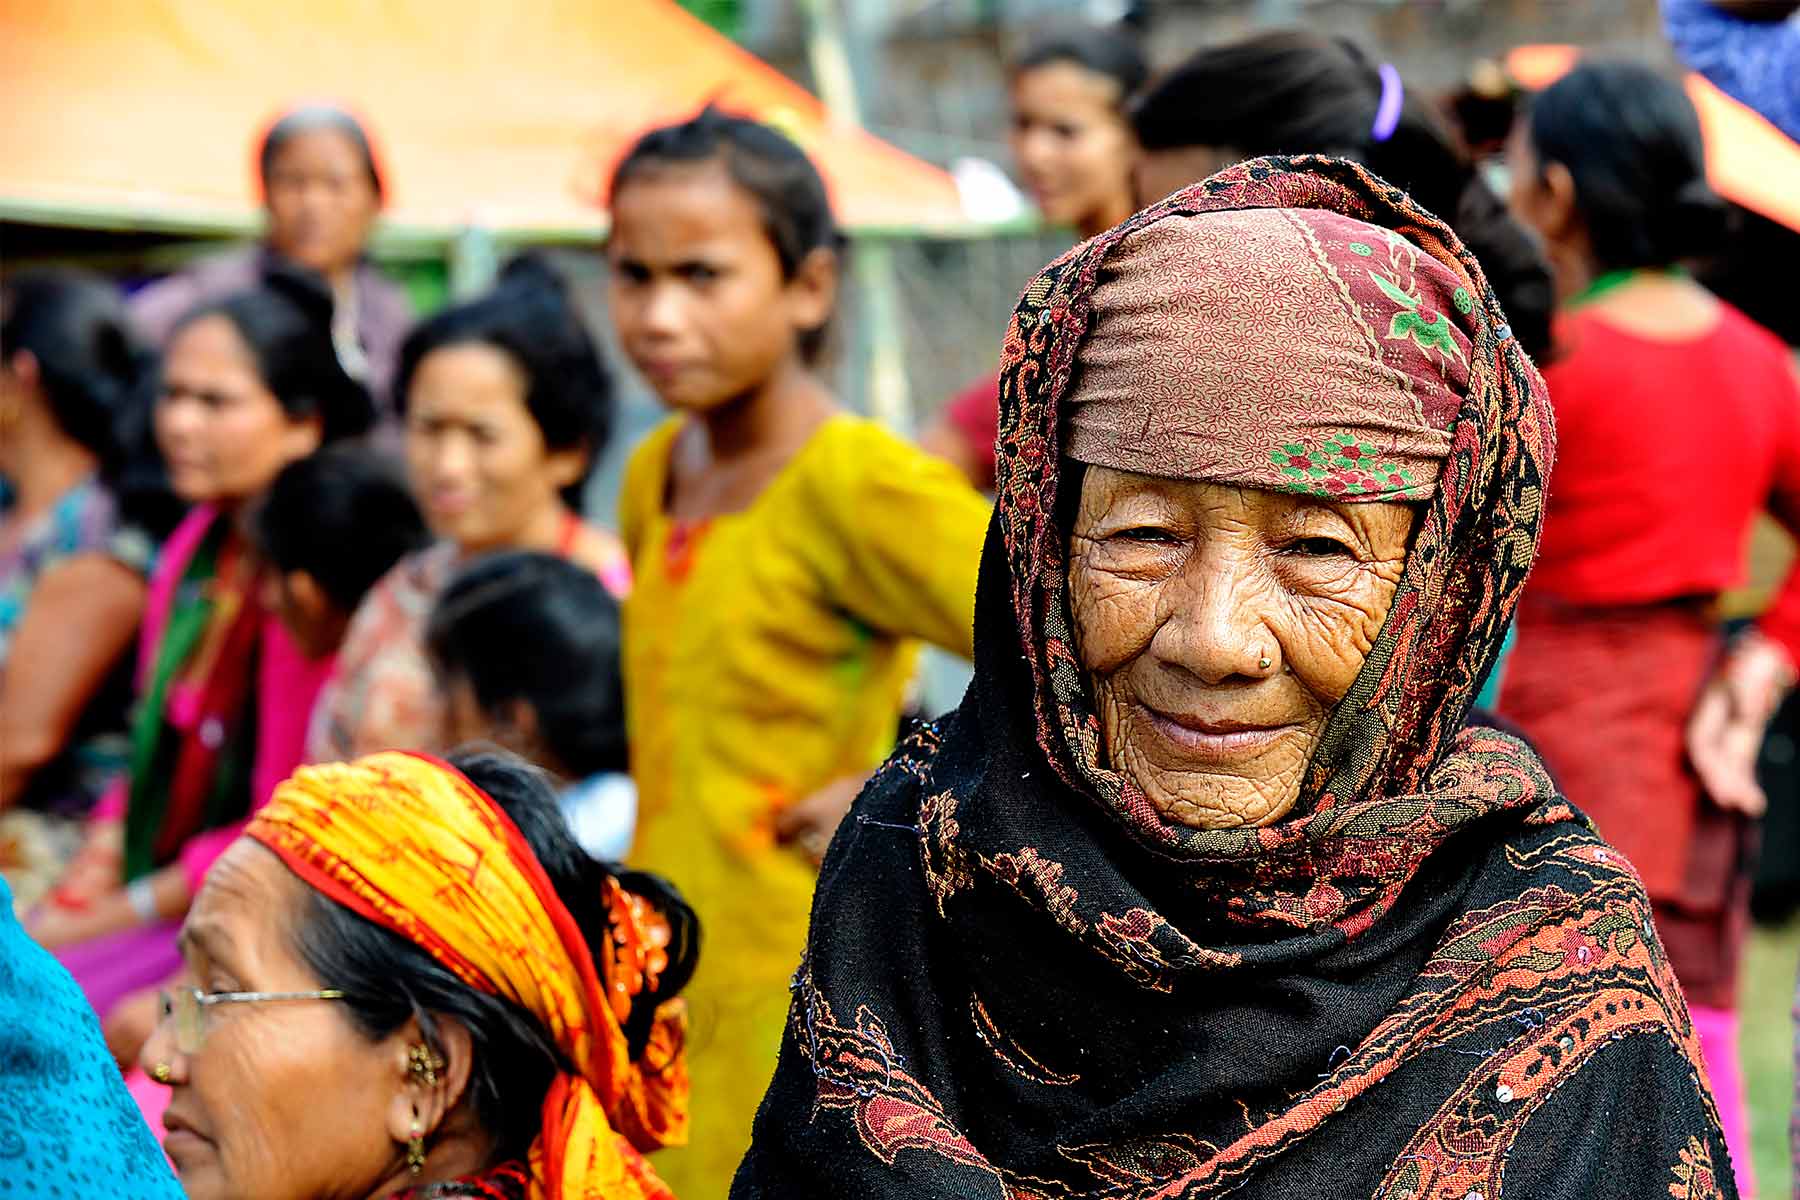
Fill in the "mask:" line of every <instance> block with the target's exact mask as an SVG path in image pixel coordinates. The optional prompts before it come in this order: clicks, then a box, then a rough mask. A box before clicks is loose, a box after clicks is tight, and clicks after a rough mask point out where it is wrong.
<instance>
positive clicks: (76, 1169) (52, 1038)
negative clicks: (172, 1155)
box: [0, 880, 181, 1200]
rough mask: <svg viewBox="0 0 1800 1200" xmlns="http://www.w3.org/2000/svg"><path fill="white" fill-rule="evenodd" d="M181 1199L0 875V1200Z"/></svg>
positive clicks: (64, 979)
mask: <svg viewBox="0 0 1800 1200" xmlns="http://www.w3.org/2000/svg"><path fill="white" fill-rule="evenodd" d="M98 1196H107V1197H117V1198H118V1200H180V1197H181V1187H180V1185H178V1184H177V1183H176V1182H175V1176H174V1173H173V1172H171V1171H170V1169H169V1163H168V1160H167V1159H166V1158H164V1157H163V1153H162V1150H161V1149H160V1148H158V1146H157V1144H156V1139H155V1138H154V1137H152V1136H151V1133H150V1126H149V1125H147V1124H146V1123H145V1122H144V1118H143V1115H142V1114H141V1113H139V1112H138V1109H137V1105H136V1104H134V1103H132V1100H131V1097H130V1096H129V1095H128V1094H127V1093H126V1091H125V1082H124V1080H123V1079H121V1078H120V1077H119V1070H118V1068H117V1067H116V1066H115V1065H114V1064H113V1060H112V1055H110V1054H109V1053H107V1050H106V1043H105V1042H104V1041H103V1040H102V1039H101V1036H100V1025H99V1022H98V1021H96V1020H95V1019H94V1011H93V1009H91V1008H89V1007H88V1004H87V1001H86V1000H84V999H83V998H82V995H81V989H80V988H78V987H76V986H75V981H74V980H73V979H71V978H70V977H69V973H68V972H67V971H65V970H63V969H62V968H61V967H59V966H57V964H56V960H55V959H53V958H51V957H50V955H49V954H47V953H46V952H45V951H44V950H43V949H41V948H40V947H39V946H38V944H37V943H36V942H33V941H32V940H31V938H30V937H28V936H26V933H25V931H24V930H23V929H21V928H20V927H19V922H18V920H17V919H16V918H15V917H14V916H13V899H12V892H11V891H10V890H8V888H7V886H6V883H5V881H4V880H0V1200H87V1198H88V1197H98Z"/></svg>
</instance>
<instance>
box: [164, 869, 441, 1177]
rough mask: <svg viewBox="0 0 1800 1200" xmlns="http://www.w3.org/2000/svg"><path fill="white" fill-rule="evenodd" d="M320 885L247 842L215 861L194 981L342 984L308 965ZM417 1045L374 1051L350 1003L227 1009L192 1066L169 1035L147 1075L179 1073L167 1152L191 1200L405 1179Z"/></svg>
mask: <svg viewBox="0 0 1800 1200" xmlns="http://www.w3.org/2000/svg"><path fill="white" fill-rule="evenodd" d="M306 891H307V889H306V885H305V884H304V883H302V882H301V881H300V880H299V879H298V878H297V877H296V876H295V875H294V874H293V873H292V872H290V871H289V870H288V869H287V868H286V867H285V866H284V865H282V863H281V861H280V860H279V859H277V858H276V857H275V855H274V854H272V853H271V852H270V851H268V850H267V849H265V848H263V847H262V846H260V845H257V844H256V843H254V842H251V841H249V840H248V839H239V840H238V841H237V842H235V843H233V844H232V846H231V847H230V848H229V849H228V850H227V851H226V852H225V853H224V854H223V855H222V856H220V858H219V859H218V861H217V862H216V863H214V865H213V867H212V870H211V871H210V872H209V873H208V874H207V877H206V884H205V886H204V887H203V888H202V889H201V891H200V895H199V897H198V898H197V899H196V900H195V902H194V907H193V909H192V910H191V911H190V912H189V914H188V918H187V921H186V923H185V924H184V925H183V927H182V933H181V943H182V956H183V959H184V960H185V962H186V970H185V972H184V980H183V982H184V983H186V984H191V986H193V987H197V988H199V989H200V990H201V991H203V992H242V991H259V992H287V991H314V990H317V989H320V988H324V987H327V986H329V985H328V983H327V981H325V980H321V979H318V978H317V977H315V976H314V975H313V974H312V972H311V971H310V970H309V969H308V968H307V967H306V965H305V964H304V963H303V962H302V961H301V959H300V958H299V957H298V956H297V955H296V954H295V953H294V951H293V948H292V944H291V936H292V935H291V930H292V927H293V922H294V921H295V920H296V919H297V918H298V915H299V913H300V912H301V905H302V903H303V902H304V900H305V898H306ZM405 1053H406V1052H405V1047H404V1046H403V1045H399V1044H397V1043H396V1044H393V1045H389V1044H387V1043H374V1042H370V1041H369V1040H367V1039H366V1038H365V1037H364V1036H363V1035H362V1034H360V1033H359V1032H357V1031H356V1029H355V1028H354V1027H353V1026H352V1025H351V1023H350V1020H349V1017H348V1014H347V1013H346V1012H345V1010H344V1008H343V1005H342V1004H341V1003H340V1002H337V1001H332V1000H295V1001H283V1002H271V1003H261V1004H222V1005H216V1006H214V1007H212V1008H211V1009H209V1010H207V1014H206V1036H205V1040H204V1042H203V1043H202V1044H201V1047H200V1049H199V1050H198V1051H197V1052H195V1053H192V1054H182V1053H180V1052H178V1050H177V1049H176V1046H175V1040H174V1037H173V1036H172V1031H171V1029H170V1027H169V1025H168V1024H167V1023H165V1024H164V1025H163V1026H161V1027H160V1028H158V1029H157V1031H156V1033H155V1034H154V1035H152V1037H151V1038H150V1040H149V1042H148V1043H146V1045H145V1047H144V1051H143V1054H142V1056H141V1059H140V1061H141V1063H142V1064H143V1065H144V1066H145V1067H146V1068H148V1067H150V1066H152V1065H157V1064H162V1065H166V1066H168V1067H169V1069H170V1073H171V1095H170V1101H169V1108H168V1112H167V1114H166V1115H165V1117H164V1124H165V1125H166V1126H167V1128H168V1130H169V1133H168V1136H167V1137H166V1138H165V1139H164V1141H163V1146H164V1148H165V1149H166V1150H167V1151H168V1154H169V1157H170V1159H171V1160H172V1161H173V1162H174V1164H175V1170H176V1172H177V1174H179V1175H180V1177H181V1184H182V1187H183V1188H184V1189H186V1192H187V1195H188V1197H189V1200H235V1198H238V1197H246V1196H255V1197H258V1198H259V1200H313V1198H315V1197H321V1196H346V1197H349V1196H356V1197H361V1196H368V1195H371V1194H372V1193H374V1192H375V1191H376V1189H377V1188H378V1187H379V1186H380V1184H381V1181H382V1180H383V1179H384V1178H387V1177H389V1176H390V1175H393V1174H395V1173H396V1168H398V1170H400V1171H404V1168H403V1167H399V1163H400V1160H401V1155H402V1153H403V1151H402V1149H401V1147H400V1146H399V1145H398V1144H397V1143H396V1142H395V1141H394V1138H393V1136H392V1134H391V1132H390V1124H391V1120H392V1109H393V1107H394V1104H395V1097H396V1096H397V1095H399V1094H400V1093H401V1092H402V1091H403V1081H404V1065H405Z"/></svg>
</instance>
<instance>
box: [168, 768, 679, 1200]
mask: <svg viewBox="0 0 1800 1200" xmlns="http://www.w3.org/2000/svg"><path fill="white" fill-rule="evenodd" d="M181 945H182V954H183V957H184V959H185V960H186V963H187V968H188V970H187V974H186V977H185V978H184V980H183V986H181V987H178V988H175V989H173V990H172V991H170V992H168V993H165V995H164V998H163V1002H162V1008H161V1013H162V1017H161V1020H160V1022H159V1023H158V1025H157V1028H156V1032H155V1034H154V1035H153V1036H152V1037H151V1038H150V1040H149V1041H148V1042H147V1043H146V1044H145V1046H144V1050H143V1055H142V1058H141V1063H142V1066H143V1067H144V1069H145V1071H147V1072H148V1073H149V1075H150V1076H151V1077H152V1078H153V1079H156V1080H157V1081H159V1082H161V1083H164V1084H166V1085H168V1086H169V1088H170V1089H171V1093H172V1094H171V1098H170V1102H169V1105H168V1109H167V1111H166V1115H165V1117H164V1124H165V1125H166V1127H167V1129H168V1137H167V1138H166V1139H165V1140H164V1147H165V1149H167V1151H168V1153H169V1157H170V1158H171V1159H172V1160H174V1163H175V1169H176V1171H177V1172H178V1173H179V1175H180V1177H181V1182H182V1185H183V1186H184V1187H185V1189H186V1191H187V1195H188V1200H227V1198H229V1197H240V1196H255V1197H257V1198H258V1200H325V1198H326V1197H371V1198H373V1197H385V1198H387V1200H401V1198H406V1200H414V1198H416V1200H425V1198H427V1197H453V1196H468V1197H483V1198H485V1200H526V1198H527V1197H531V1198H532V1200H587V1198H589V1197H606V1198H607V1200H614V1198H617V1200H672V1196H671V1193H670V1192H669V1190H668V1189H667V1188H666V1187H664V1186H663V1184H662V1183H661V1181H660V1180H659V1179H658V1178H657V1176H656V1172H655V1171H654V1170H652V1169H651V1167H650V1166H649V1164H648V1163H647V1162H646V1161H645V1159H644V1157H643V1156H644V1154H645V1153H646V1152H648V1151H651V1150H655V1149H657V1148H658V1147H661V1146H665V1145H670V1144H673V1143H679V1142H681V1141H683V1140H685V1138H686V1136H687V1104H686V1101H687V1075H686V1070H685V1065H684V1062H683V1056H682V1047H683V1043H684V1038H685V1032H684V1027H685V1023H686V1022H685V1010H684V1007H683V1005H682V1003H681V1001H680V1000H679V999H677V996H678V993H680V991H681V990H682V988H683V986H684V985H685V984H686V982H687V980H688V978H689V977H690V976H691V975H692V974H693V971H694V966H695V963H696V961H697V959H698V955H699V950H700V930H699V926H698V923H697V922H696V920H695V918H694V915H693V913H692V912H691V911H690V910H689V909H688V907H687V906H686V905H685V904H684V903H683V902H682V900H681V897H680V896H679V895H678V894H677V893H676V892H675V891H674V889H673V888H671V887H670V886H669V885H668V884H666V883H664V882H662V881H661V880H659V879H657V878H655V877H654V876H649V875H643V874H638V873H635V872H626V871H621V870H619V869H617V868H616V867H611V866H608V865H606V864H604V863H601V862H597V861H595V860H594V859H593V858H591V857H589V856H588V855H587V854H586V853H585V852H583V851H582V849H581V848H580V847H579V846H577V845H576V844H575V843H574V841H573V840H572V839H571V838H570V836H569V832H568V829H567V826H566V825H565V824H564V823H563V819H562V815H561V813H560V812H559V811H558V809H557V804H556V796H555V794H554V792H552V791H551V789H550V787H549V786H548V784H547V783H546V782H545V781H544V778H543V776H542V775H540V774H538V773H537V772H536V771H534V770H532V769H531V768H529V767H528V766H526V765H525V764H524V763H522V762H520V761H519V760H518V759H516V758H514V757H512V756H511V755H505V754H481V755H468V756H458V757H456V758H453V759H452V760H451V761H450V762H447V763H446V762H441V761H439V760H437V759H431V758H426V757H423V756H417V755H412V754H403V753H398V752H390V753H384V754H378V755H373V756H371V757H369V758H365V759H361V760H359V761H357V762H354V763H333V764H329V765H325V766H316V767H303V768H301V769H300V770H299V771H297V772H295V774H294V776H293V777H292V778H291V779H289V780H287V781H286V782H285V783H283V784H282V785H281V786H280V787H278V788H277V789H276V790H275V795H274V797H273V798H272V799H271V800H270V801H269V803H268V805H267V806H266V807H265V808H263V809H262V811H261V812H259V813H258V814H257V815H256V817H255V819H254V820H252V821H251V823H250V826H249V828H248V829H247V830H246V832H245V836H244V837H243V838H241V839H239V840H238V841H237V842H235V843H234V844H233V845H232V846H231V847H230V848H229V849H228V850H227V851H226V852H225V854H224V855H222V856H221V857H220V859H219V861H218V864H217V865H216V866H215V868H214V869H213V871H212V873H211V874H209V875H208V876H207V880H206V887H205V888H204V890H202V892H201V893H200V896H199V898H198V900H197V901H196V902H195V905H194V910H193V912H192V913H191V914H189V917H188V920H187V922H186V924H185V925H184V926H183V928H182V933H181Z"/></svg>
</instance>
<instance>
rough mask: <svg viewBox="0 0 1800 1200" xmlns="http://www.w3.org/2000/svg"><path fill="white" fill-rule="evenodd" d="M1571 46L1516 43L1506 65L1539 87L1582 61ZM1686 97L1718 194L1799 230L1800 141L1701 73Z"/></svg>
mask: <svg viewBox="0 0 1800 1200" xmlns="http://www.w3.org/2000/svg"><path fill="white" fill-rule="evenodd" d="M1580 57H1581V51H1580V50H1579V49H1577V48H1576V47H1574V46H1520V47H1519V48H1518V49H1516V50H1514V51H1513V52H1512V53H1510V54H1508V55H1507V56H1506V68H1507V70H1508V71H1510V72H1511V73H1512V76H1513V78H1514V79H1517V80H1518V81H1519V83H1520V84H1521V85H1523V86H1524V87H1526V88H1529V89H1531V90H1532V91H1542V90H1543V89H1544V88H1547V87H1549V86H1550V85H1551V84H1553V83H1555V82H1556V81H1557V80H1558V79H1561V78H1562V77H1563V76H1564V75H1566V74H1568V73H1569V71H1570V69H1571V68H1573V67H1574V65H1575V63H1576V61H1577V60H1578V59H1580ZM1687 94H1688V99H1690V100H1692V101H1693V102H1694V108H1695V109H1696V110H1697V111H1698V112H1699V114H1700V129H1701V132H1702V133H1703V134H1704V135H1705V137H1706V177H1707V179H1708V180H1709V181H1710V182H1711V183H1712V185H1713V187H1714V188H1716V189H1717V190H1718V192H1719V194H1720V195H1722V196H1724V197H1726V198H1727V199H1729V200H1734V201H1736V202H1737V203H1739V204H1741V205H1743V206H1744V207H1745V208H1748V209H1753V210H1754V211H1756V212H1759V213H1761V214H1762V215H1763V216H1765V217H1768V218H1769V219H1770V220H1773V221H1780V222H1781V223H1782V224H1783V225H1786V226H1787V227H1788V228H1790V229H1795V230H1800V145H1796V144H1795V143H1794V142H1793V141H1792V139H1790V138H1788V137H1787V136H1786V135H1785V134H1783V133H1782V132H1781V131H1780V130H1779V129H1777V128H1775V126H1773V125H1771V124H1769V122H1768V121H1767V120H1765V119H1764V118H1763V117H1762V115H1761V114H1759V113H1757V112H1755V111H1754V110H1752V109H1750V108H1748V107H1746V106H1745V105H1743V104H1740V103H1739V102H1738V101H1736V100H1733V99H1732V98H1731V97H1730V96H1727V95H1726V94H1725V93H1724V92H1721V91H1720V90H1719V89H1718V88H1717V87H1714V86H1713V85H1712V84H1711V83H1709V82H1708V81H1707V80H1706V79H1705V78H1704V77H1703V76H1701V75H1698V74H1692V73H1690V74H1689V75H1688V77H1687Z"/></svg>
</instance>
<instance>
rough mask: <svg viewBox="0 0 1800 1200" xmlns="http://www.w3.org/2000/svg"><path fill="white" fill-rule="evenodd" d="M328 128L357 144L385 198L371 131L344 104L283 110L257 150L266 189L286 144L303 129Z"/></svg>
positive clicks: (371, 183)
mask: <svg viewBox="0 0 1800 1200" xmlns="http://www.w3.org/2000/svg"><path fill="white" fill-rule="evenodd" d="M321 129H328V130H330V131H331V132H333V133H336V134H341V135H342V136H343V137H344V138H345V139H346V140H347V141H349V143H350V144H351V145H352V146H354V147H355V148H356V152H357V154H359V155H361V157H362V163H363V170H364V171H366V172H368V176H369V186H370V187H372V188H374V189H375V198H376V199H377V200H381V199H385V197H386V194H387V193H386V189H385V187H384V186H383V184H382V179H381V168H380V167H379V166H377V165H376V162H375V150H374V147H372V146H371V145H370V144H369V134H368V132H367V131H366V130H365V129H363V127H362V122H360V121H358V120H357V119H356V118H355V117H353V116H351V115H350V114H349V113H347V112H345V111H344V110H343V109H341V108H336V107H333V106H332V105H329V104H309V105H306V106H304V107H301V108H296V109H293V110H291V111H289V112H286V113H283V114H282V115H281V117H280V118H279V119H278V120H277V121H276V122H275V123H274V124H273V125H271V126H269V132H267V133H265V134H263V140H262V146H261V147H260V148H259V149H258V150H257V152H256V167H257V171H258V172H259V174H260V176H261V179H262V184H263V189H264V190H265V191H267V189H268V186H269V173H270V172H271V171H273V170H274V169H275V159H276V158H277V157H278V156H279V155H280V154H281V151H282V148H283V147H285V146H286V145H287V144H288V143H289V142H291V141H293V140H294V139H295V138H296V137H298V136H299V135H301V134H303V133H313V132H315V131H317V130H321Z"/></svg>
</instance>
